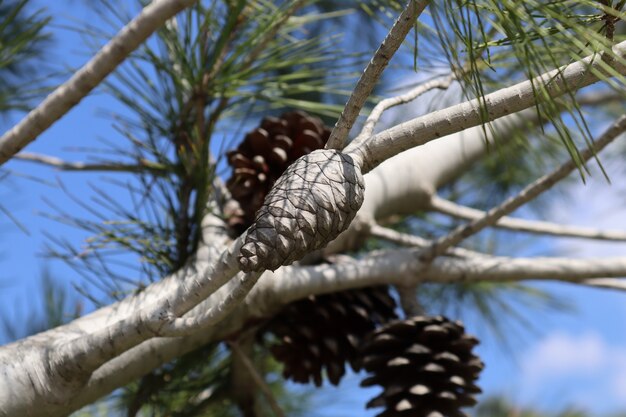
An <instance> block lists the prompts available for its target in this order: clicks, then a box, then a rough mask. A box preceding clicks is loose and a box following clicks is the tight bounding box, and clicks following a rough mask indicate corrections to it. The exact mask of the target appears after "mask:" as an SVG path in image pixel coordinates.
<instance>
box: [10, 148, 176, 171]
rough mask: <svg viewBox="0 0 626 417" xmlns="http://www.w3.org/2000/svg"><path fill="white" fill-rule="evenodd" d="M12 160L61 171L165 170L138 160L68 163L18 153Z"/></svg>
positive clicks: (44, 156)
mask: <svg viewBox="0 0 626 417" xmlns="http://www.w3.org/2000/svg"><path fill="white" fill-rule="evenodd" d="M14 159H16V160H20V161H24V162H35V163H38V164H43V165H48V166H51V167H54V168H57V169H60V170H63V171H108V172H146V171H154V172H157V173H161V174H165V173H166V171H167V169H166V167H165V166H164V165H162V164H159V163H156V162H152V161H148V160H147V159H140V160H139V161H137V163H135V164H120V163H115V162H101V163H87V162H69V161H65V160H63V159H60V158H57V157H55V156H49V155H42V154H37V153H31V152H20V153H18V154H17V155H15V156H14Z"/></svg>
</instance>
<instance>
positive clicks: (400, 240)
mask: <svg viewBox="0 0 626 417" xmlns="http://www.w3.org/2000/svg"><path fill="white" fill-rule="evenodd" d="M369 234H370V235H371V236H374V237H377V238H379V239H384V240H386V241H388V242H393V243H396V244H398V245H402V246H408V247H413V248H427V247H429V246H430V245H432V244H433V242H432V241H431V240H428V239H424V238H422V237H419V236H415V235H411V234H408V233H402V232H398V231H397V230H393V229H390V228H388V227H383V226H380V225H378V224H372V225H370V227H369ZM446 255H448V256H458V257H468V256H469V257H471V256H487V255H485V254H483V253H480V252H476V251H472V250H469V249H464V248H449V249H448V250H447V251H446Z"/></svg>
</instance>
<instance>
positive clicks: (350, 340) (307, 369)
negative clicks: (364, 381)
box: [269, 287, 397, 387]
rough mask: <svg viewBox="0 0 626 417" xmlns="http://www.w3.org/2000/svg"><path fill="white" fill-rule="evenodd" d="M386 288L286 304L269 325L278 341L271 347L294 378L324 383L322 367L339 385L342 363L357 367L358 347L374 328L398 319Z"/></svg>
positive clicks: (284, 372) (290, 377)
mask: <svg viewBox="0 0 626 417" xmlns="http://www.w3.org/2000/svg"><path fill="white" fill-rule="evenodd" d="M395 307H396V304H395V301H394V300H393V298H391V296H390V295H389V291H388V288H387V287H371V288H364V289H358V290H349V291H342V292H338V293H333V294H326V295H319V296H310V297H308V298H305V299H303V300H299V301H296V302H293V303H291V304H289V305H288V306H287V307H286V308H285V309H284V310H283V311H282V312H281V313H280V314H278V315H277V316H276V317H275V318H274V319H273V320H272V322H271V323H270V325H269V331H270V332H272V333H274V335H275V336H276V338H277V341H278V342H277V344H276V345H274V346H272V347H271V348H270V350H271V352H272V354H273V355H274V357H275V358H276V359H277V360H278V361H280V362H282V363H283V364H284V370H283V375H284V377H285V378H287V379H291V380H293V381H295V382H301V383H308V382H310V381H313V382H314V383H315V385H316V386H318V387H319V386H320V385H321V384H322V371H323V370H325V372H326V375H327V376H328V379H329V381H330V382H331V383H332V384H334V385H337V384H339V381H340V380H341V377H342V376H343V375H344V373H345V364H346V362H347V363H349V364H350V365H351V366H352V369H354V370H355V371H356V370H358V350H359V346H360V344H361V343H362V341H363V339H364V338H365V337H366V336H367V335H368V334H369V333H370V332H371V331H372V330H374V329H375V328H376V327H377V326H379V325H381V324H383V323H386V322H388V321H389V320H392V319H394V318H396V317H397V316H396V314H395V312H394V310H395Z"/></svg>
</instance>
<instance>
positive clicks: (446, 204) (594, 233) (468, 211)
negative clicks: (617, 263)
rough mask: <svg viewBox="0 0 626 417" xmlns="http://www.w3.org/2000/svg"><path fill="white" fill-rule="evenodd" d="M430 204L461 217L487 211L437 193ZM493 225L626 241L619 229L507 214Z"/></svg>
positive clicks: (537, 231)
mask: <svg viewBox="0 0 626 417" xmlns="http://www.w3.org/2000/svg"><path fill="white" fill-rule="evenodd" d="M430 205H431V208H432V209H433V210H435V211H438V212H440V213H443V214H447V215H449V216H453V217H457V218H460V219H465V220H478V219H480V218H482V217H484V216H485V212H484V211H482V210H476V209H474V208H471V207H467V206H464V205H461V204H457V203H455V202H453V201H450V200H446V199H444V198H441V197H439V196H437V195H433V196H432V198H431V200H430ZM493 226H494V227H499V228H503V229H509V230H516V231H519V232H528V233H536V234H543V235H552V236H562V237H574V238H584V239H597V240H614V241H626V231H625V232H622V231H619V230H598V229H593V228H588V227H577V226H568V225H561V224H557V223H552V222H545V221H539V220H526V219H517V218H514V217H507V216H504V217H501V218H500V219H499V220H498V221H497V222H496V223H495V224H493Z"/></svg>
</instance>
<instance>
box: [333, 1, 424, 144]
mask: <svg viewBox="0 0 626 417" xmlns="http://www.w3.org/2000/svg"><path fill="white" fill-rule="evenodd" d="M428 3H429V0H409V3H408V4H407V5H406V7H405V9H404V10H403V11H402V13H401V14H400V16H399V17H398V20H396V22H395V23H394V25H393V27H392V28H391V30H390V31H389V33H388V34H387V36H386V37H385V39H384V40H383V42H382V44H381V45H380V47H379V48H378V50H377V51H376V53H374V56H373V57H372V60H371V61H370V62H369V64H368V65H367V67H366V68H365V71H363V74H362V75H361V78H359V81H358V82H357V85H356V87H355V88H354V90H353V91H352V94H351V95H350V98H349V99H348V102H347V103H346V106H345V108H344V109H343V111H342V112H341V115H340V116H339V120H337V123H336V124H335V127H334V128H333V130H332V132H331V134H330V137H329V138H328V141H327V143H326V148H327V149H342V148H343V145H344V143H345V140H346V138H347V137H348V133H350V129H352V126H353V125H354V122H355V121H356V119H357V117H359V113H360V112H361V109H362V108H363V105H364V104H365V100H367V99H368V98H369V96H370V94H371V93H372V91H373V90H374V87H375V86H376V84H377V83H378V80H379V78H380V76H381V75H382V73H383V71H384V70H385V68H386V67H387V64H388V63H389V61H390V60H391V57H393V55H394V54H395V53H396V51H397V50H398V48H400V45H402V42H403V41H404V38H406V35H407V34H408V33H409V31H410V30H411V28H412V27H413V24H414V23H415V20H416V19H417V18H418V16H419V15H420V14H421V13H422V11H423V10H424V9H425V8H426V6H427V5H428Z"/></svg>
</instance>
